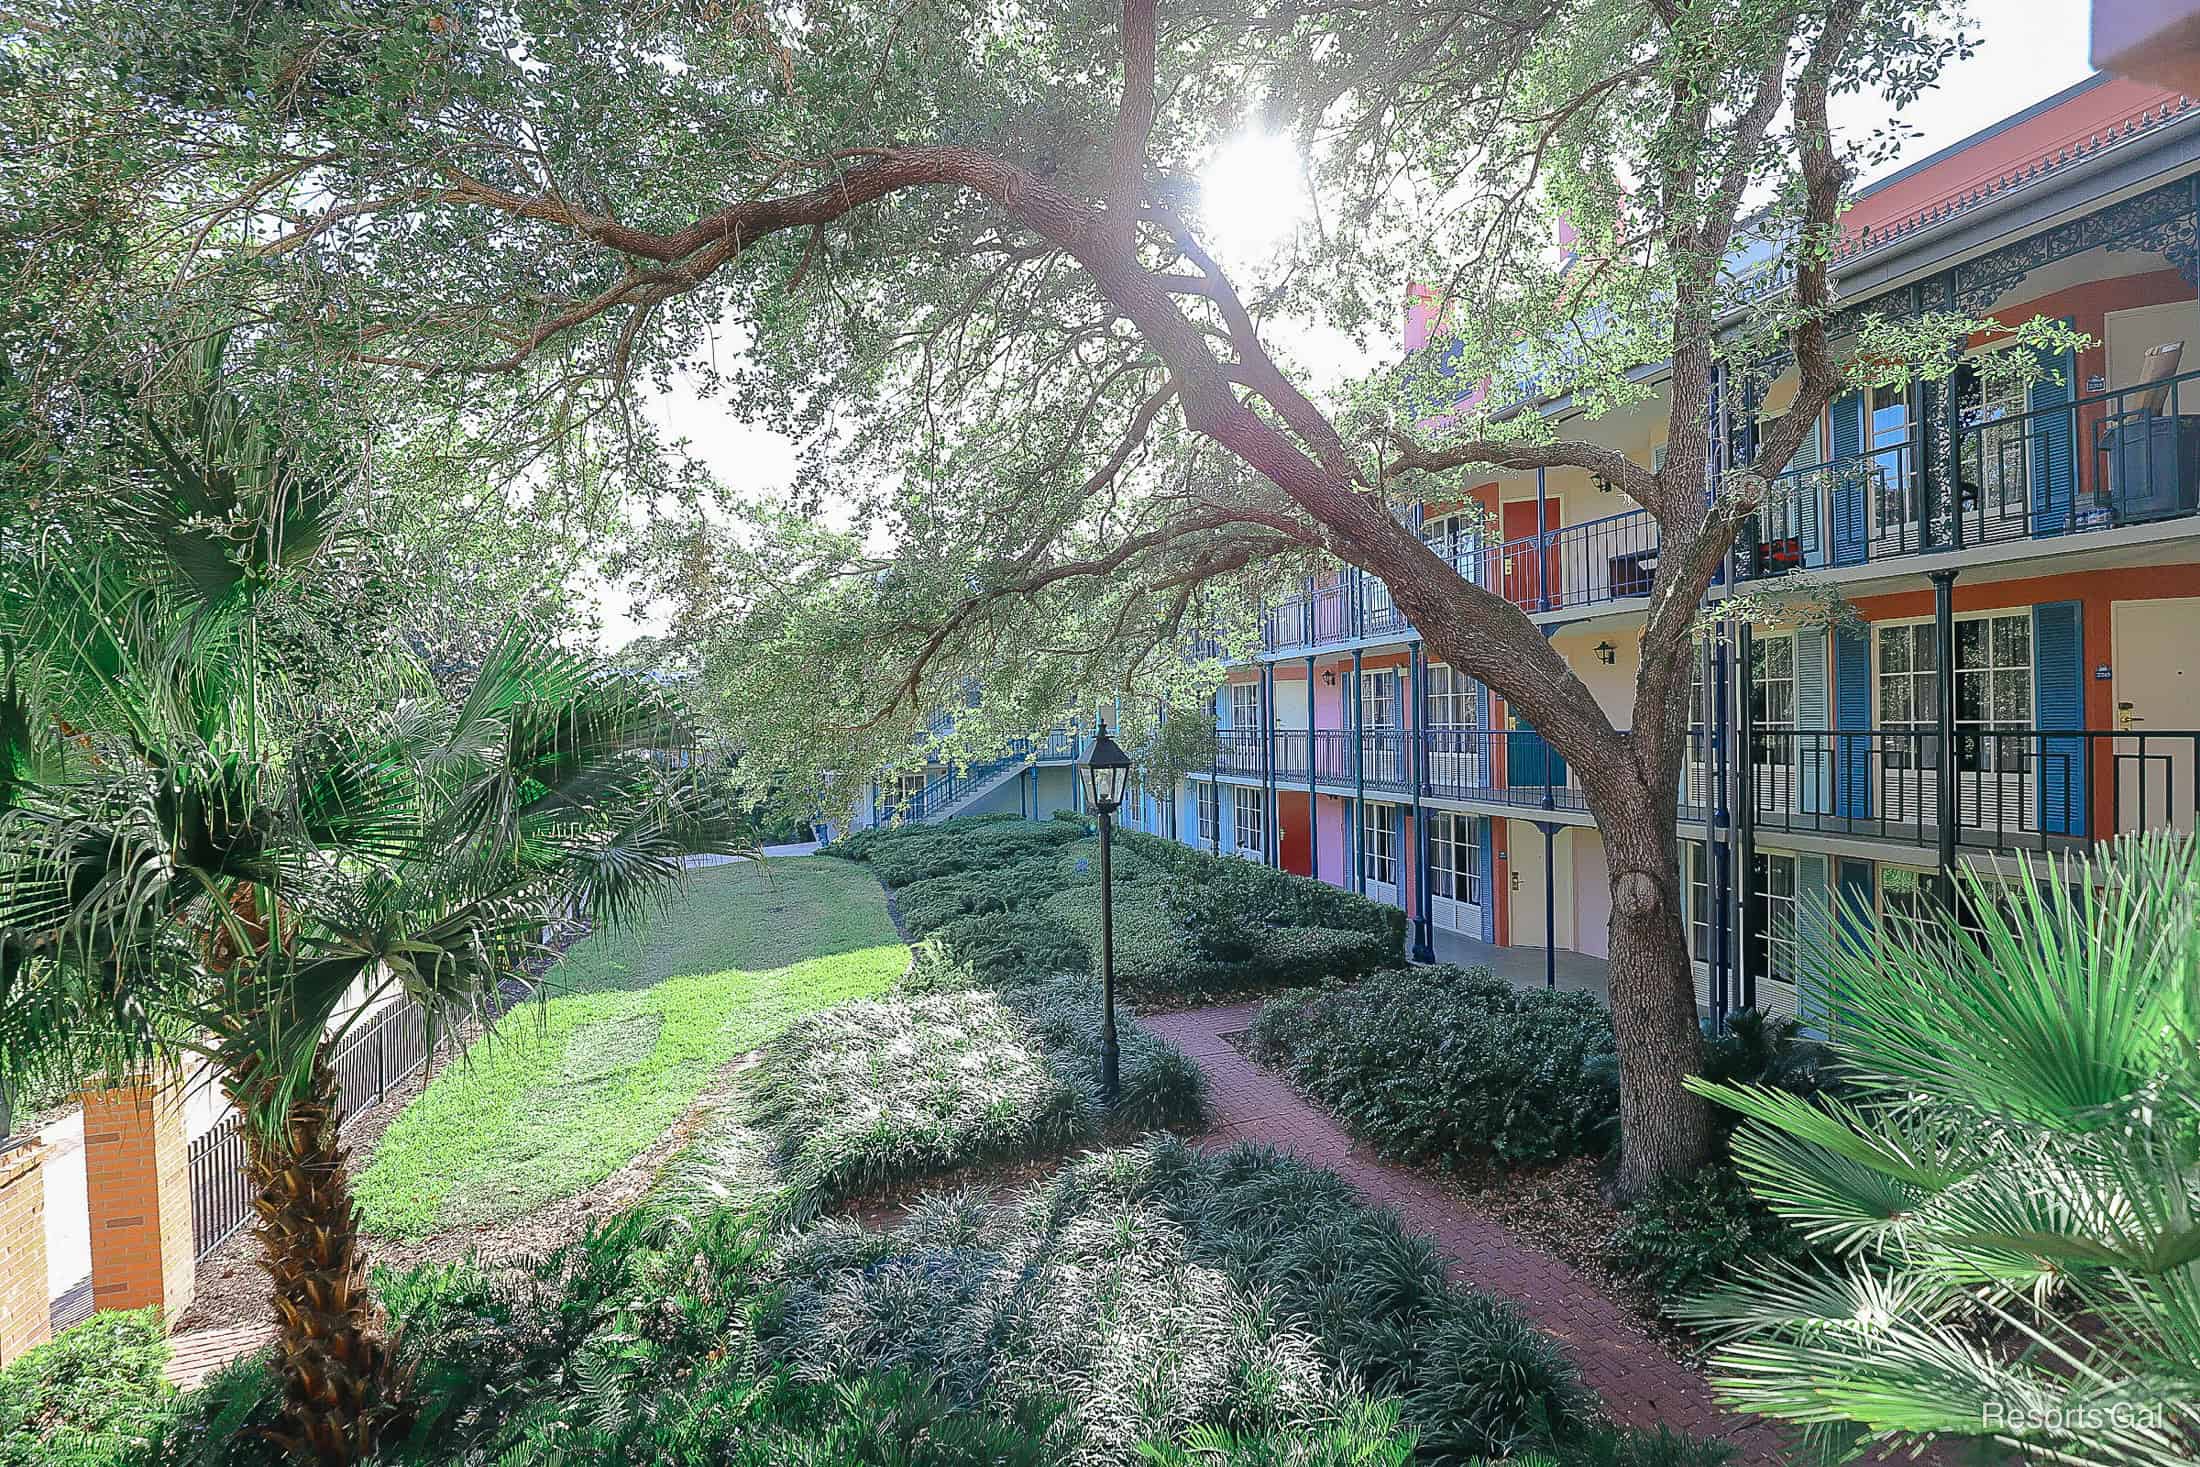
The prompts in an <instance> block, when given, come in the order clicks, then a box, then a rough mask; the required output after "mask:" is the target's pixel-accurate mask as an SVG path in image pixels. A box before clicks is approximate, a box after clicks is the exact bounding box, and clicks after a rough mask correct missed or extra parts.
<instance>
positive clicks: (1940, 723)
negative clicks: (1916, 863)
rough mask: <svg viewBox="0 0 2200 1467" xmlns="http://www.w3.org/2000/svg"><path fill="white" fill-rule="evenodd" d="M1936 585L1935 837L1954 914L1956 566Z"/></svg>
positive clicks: (1946, 906)
mask: <svg viewBox="0 0 2200 1467" xmlns="http://www.w3.org/2000/svg"><path fill="white" fill-rule="evenodd" d="M1928 579H1930V580H1931V581H1932V583H1933V660H1934V661H1935V662H1936V663H1938V664H1939V666H1938V670H1937V671H1936V672H1935V673H1934V675H1933V692H1934V695H1935V696H1934V706H1935V719H1934V723H1935V732H1936V737H1935V740H1934V742H1935V743H1936V745H1937V746H1938V747H1939V750H1940V777H1939V778H1938V779H1937V780H1935V781H1934V790H1933V794H1934V796H1935V798H1934V801H1933V803H1934V806H1935V810H1934V814H1933V819H1934V823H1935V825H1936V827H1937V828H1936V830H1935V832H1934V834H1935V835H1936V836H1937V837H1938V854H1939V861H1940V874H1939V877H1938V883H1937V884H1938V886H1939V889H1940V905H1941V910H1942V911H1945V912H1948V913H1950V914H1951V915H1953V913H1954V912H1955V909H1956V596H1955V590H1956V572H1955V569H1954V567H1952V566H1951V567H1948V568H1946V569H1942V570H1936V571H1932V572H1929V573H1928Z"/></svg>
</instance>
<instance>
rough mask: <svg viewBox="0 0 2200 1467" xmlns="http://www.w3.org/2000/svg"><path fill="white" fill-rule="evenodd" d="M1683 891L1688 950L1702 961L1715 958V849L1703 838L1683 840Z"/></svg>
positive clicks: (1693, 956)
mask: <svg viewBox="0 0 2200 1467" xmlns="http://www.w3.org/2000/svg"><path fill="white" fill-rule="evenodd" d="M1681 890H1682V892H1683V894H1684V901H1683V907H1684V909H1685V912H1686V915H1687V918H1688V953H1689V956H1690V957H1692V958H1694V959H1695V960H1696V961H1697V962H1699V963H1708V962H1710V961H1711V956H1712V954H1711V945H1712V930H1711V848H1710V846H1708V845H1707V844H1705V843H1704V842H1703V841H1700V840H1684V841H1682V842H1681Z"/></svg>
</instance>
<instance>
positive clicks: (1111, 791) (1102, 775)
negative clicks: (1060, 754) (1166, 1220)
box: [1085, 718, 1131, 1110]
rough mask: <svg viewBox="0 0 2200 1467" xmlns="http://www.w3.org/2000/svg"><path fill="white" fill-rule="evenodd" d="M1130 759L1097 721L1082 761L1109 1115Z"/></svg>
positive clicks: (1116, 1069) (1114, 1081)
mask: <svg viewBox="0 0 2200 1467" xmlns="http://www.w3.org/2000/svg"><path fill="white" fill-rule="evenodd" d="M1130 777H1131V760H1130V756H1129V755H1128V754H1126V753H1124V752H1123V751H1122V749H1120V748H1118V747H1117V746H1116V742H1115V740H1113V739H1111V738H1109V737H1108V721H1107V720H1106V719H1104V718H1103V719H1101V720H1100V729H1099V733H1098V736H1097V737H1095V738H1094V739H1093V741H1092V753H1091V755H1090V756H1088V757H1087V758H1086V760H1085V793H1086V794H1087V795H1089V796H1090V797H1091V799H1092V813H1093V814H1094V815H1096V816H1098V817H1099V818H1100V1005H1101V1020H1100V1103H1101V1104H1102V1105H1103V1106H1105V1107H1106V1108H1107V1109H1109V1110H1114V1109H1115V1102H1116V1100H1117V1098H1118V1097H1119V1096H1120V1095H1121V1094H1122V1071H1121V1061H1120V1058H1119V1052H1118V1050H1117V1048H1116V1043H1115V867H1114V863H1113V860H1112V859H1111V858H1112V848H1113V846H1114V842H1115V812H1116V811H1117V810H1119V809H1121V808H1122V806H1123V791H1124V789H1125V788H1126V787H1127V786H1128V785H1129V784H1130Z"/></svg>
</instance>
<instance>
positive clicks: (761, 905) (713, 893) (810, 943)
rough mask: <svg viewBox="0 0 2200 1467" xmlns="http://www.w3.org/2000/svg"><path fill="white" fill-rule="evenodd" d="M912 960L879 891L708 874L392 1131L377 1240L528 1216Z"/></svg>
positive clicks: (866, 884)
mask: <svg viewBox="0 0 2200 1467" xmlns="http://www.w3.org/2000/svg"><path fill="white" fill-rule="evenodd" d="M908 961H909V950H908V948H907V947H905V946H904V945H903V944H902V942H901V939H900V938H899V937H898V936H897V935H896V934H895V931H894V926H893V922H892V920H891V919H890V918H889V917H888V916H887V912H886V902H885V898H884V896H883V894H882V893H881V892H880V890H879V887H878V883H877V882H876V881H874V880H873V879H872V877H871V875H870V873H869V872H868V871H865V870H864V869H863V868H861V867H859V866H851V865H849V864H847V863H845V862H840V861H830V860H820V859H813V858H803V859H796V860H781V861H774V862H772V863H770V865H769V866H768V867H766V868H760V867H757V866H754V865H746V864H744V865H734V866H722V867H717V868H714V869H710V870H705V871H701V872H698V873H697V874H696V876H695V879H694V882H693V884H692V885H691V886H690V888H689V890H688V892H687V894H686V896H685V897H684V898H683V899H681V900H680V901H678V902H677V903H675V905H674V906H672V907H671V908H670V909H668V910H667V911H665V912H663V913H661V914H659V915H658V916H657V917H655V918H654V919H653V920H651V921H649V922H648V923H646V924H644V925H642V926H641V927H640V928H639V929H638V930H631V931H628V932H626V933H623V934H615V935H614V934H605V935H601V936H596V937H591V938H588V939H587V940H585V941H583V942H581V943H578V944H576V945H575V946H574V948H573V949H572V951H571V952H569V953H567V954H566V956H565V958H564V960H563V961H561V962H560V963H559V964H558V965H557V966H556V967H555V968H553V969H552V970H551V972H550V976H549V980H548V987H549V991H550V992H551V993H552V994H553V995H554V996H553V997H551V998H550V999H549V1000H548V1001H547V1002H546V1003H543V1004H539V1005H538V1004H526V1005H522V1006H521V1007H520V1008H518V1009H516V1010H514V1011H513V1012H512V1013H510V1014H508V1015H506V1016H505V1018H504V1019H503V1021H502V1022H501V1023H500V1024H499V1025H498V1026H497V1028H496V1030H495V1032H494V1033H493V1034H491V1035H490V1036H489V1037H488V1038H487V1039H486V1040H485V1041H483V1042H482V1043H481V1044H478V1045H476V1046H475V1048H474V1050H473V1052H472V1053H471V1054H470V1055H469V1056H468V1057H467V1059H466V1060H465V1061H463V1062H462V1063H460V1064H456V1065H453V1066H452V1067H451V1068H450V1069H448V1070H446V1071H445V1072H444V1073H443V1074H442V1075H440V1076H438V1077H437V1078H436V1080H435V1082H434V1083H433V1084H432V1085H430V1086H429V1087H428V1089H427V1092H426V1093H425V1094H423V1095H422V1096H421V1097H420V1098H419V1099H418V1100H417V1101H415V1102H414V1103H413V1104H412V1106H411V1107H410V1108H408V1109H407V1110H406V1112H405V1113H404V1114H403V1115H402V1116H400V1117H399V1118H398V1119H397V1121H396V1122H395V1124H393V1125H392V1126H391V1127H390V1129H389V1132H388V1134H387V1135H385V1136H384V1137H383V1138H382V1143H381V1145H380V1146H379V1147H378V1148H377V1149H376V1151H375V1154H374V1159H373V1160H372V1162H370V1163H369V1164H368V1166H367V1167H366V1169H365V1170H364V1171H363V1172H362V1173H361V1174H360V1177H359V1179H358V1187H357V1190H358V1198H359V1208H360V1212H361V1214H362V1216H363V1218H364V1221H365V1223H366V1226H367V1228H368V1229H369V1230H370V1231H372V1232H375V1233H378V1234H381V1235H384V1236H390V1237H399V1238H407V1239H412V1238H420V1237H425V1236H428V1235H430V1234H433V1233H438V1232H442V1231H444V1230H445V1229H448V1228H453V1227H464V1226H472V1225H477V1224H481V1223H490V1222H498V1221H502V1220H504V1219H507V1218H512V1217H518V1216H520V1215H522V1214H524V1213H526V1212H528V1211H530V1210H532V1209H534V1208H536V1207H540V1206H542V1205H543V1204H544V1203H547V1202H552V1201H555V1200H557V1199H559V1198H561V1197H569V1196H571V1195H573V1194H574V1193H576V1192H579V1191H582V1190H584V1189H585V1188H587V1187H589V1186H592V1185H593V1184H595V1183H596V1182H599V1181H601V1180H602V1179H603V1178H605V1177H607V1176H609V1175H610V1174H611V1173H613V1172H615V1171H617V1170H618V1169H619V1168H620V1167H622V1166H624V1165H625V1164H626V1163H627V1162H629V1161H631V1160H632V1159H633V1158H634V1157H635V1156H637V1155H639V1154H640V1153H641V1152H642V1151H643V1150H645V1149H647V1147H648V1146H649V1145H650V1144H651V1143H652V1142H653V1141H655V1140H656V1139H657V1137H658V1136H660V1135H661V1134H663V1132H664V1131H665V1129H666V1128H667V1127H668V1126H670V1125H672V1124H673V1122H675V1121H676V1120H678V1119H679V1118H680V1116H681V1114H682V1113H683V1112H685V1111H686V1110H687V1108H688V1106H689V1105H690V1104H692V1103H693V1102H694V1100H695V1098H696V1096H698V1095H699V1094H701V1093H702V1092H703V1090H704V1089H705V1088H706V1087H707V1086H708V1085H709V1084H710V1081H711V1079H712V1077H713V1076H714V1075H715V1074H716V1073H717V1071H718V1069H719V1068H720V1067H721V1066H723V1065H724V1064H725V1063H726V1062H727V1061H728V1060H730V1059H733V1058H734V1057H736V1056H738V1055H740V1054H743V1053H745V1052H747V1051H749V1050H752V1049H755V1048H757V1047H758V1046H760V1045H762V1044H764V1043H766V1042H767V1041H769V1040H771V1039H772V1038H774V1037H776V1036H777V1035H778V1034H780V1033H781V1032H782V1031H783V1030H785V1028H786V1027H787V1025H788V1024H790V1023H791V1022H793V1021H794V1020H795V1019H796V1018H797V1017H799V1016H800V1015H802V1014H805V1013H808V1012H810V1011H812V1010H815V1009H820V1008H824V1007H827V1006H828V1005H831V1004H836V1003H839V1002H841V1001H842V1000H844V999H849V998H860V997H866V996H868V995H871V994H875V993H879V992H882V991H884V990H885V989H886V988H887V987H888V986H889V985H891V984H892V982H893V980H894V979H895V977H897V976H898V975H899V974H900V973H901V972H902V970H903V969H904V968H905V967H906V966H907V964H908Z"/></svg>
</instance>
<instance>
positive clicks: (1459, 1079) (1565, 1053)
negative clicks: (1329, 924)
mask: <svg viewBox="0 0 2200 1467" xmlns="http://www.w3.org/2000/svg"><path fill="white" fill-rule="evenodd" d="M1253 1052H1254V1054H1255V1055H1256V1057H1258V1058H1260V1059H1261V1060H1263V1061H1264V1062H1267V1063H1272V1064H1277V1065H1280V1066H1282V1067H1284V1068H1286V1069H1288V1070H1289V1072H1290V1073H1291V1075H1292V1076H1293V1078H1294V1079H1295V1080H1296V1081H1297V1082H1298V1083H1299V1084H1300V1085H1301V1086H1302V1087H1304V1088H1305V1089H1306V1090H1307V1091H1308V1092H1309V1093H1310V1094H1312V1095H1314V1096H1315V1097H1317V1098H1318V1099H1319V1100H1321V1101H1322V1103H1323V1104H1325V1105H1327V1106H1328V1107H1329V1108H1330V1109H1332V1110H1333V1111H1335V1112H1336V1113H1337V1115H1338V1117H1339V1118H1340V1119H1342V1120H1343V1121H1344V1122H1345V1123H1346V1124H1347V1125H1349V1126H1351V1127H1352V1128H1353V1129H1354V1130H1355V1131H1357V1132H1359V1133H1360V1134H1361V1135H1363V1136H1365V1137H1367V1138H1368V1139H1369V1140H1370V1141H1372V1142H1373V1143H1374V1144H1375V1146H1376V1147H1377V1149H1378V1150H1380V1151H1381V1152H1383V1154H1385V1155H1387V1156H1393V1157H1397V1158H1400V1159H1402V1160H1406V1161H1412V1162H1434V1163H1437V1164H1440V1165H1449V1164H1451V1163H1452V1162H1454V1161H1456V1160H1458V1159H1460V1158H1463V1157H1470V1156H1485V1155H1486V1156H1491V1157H1494V1158H1495V1159H1496V1160H1498V1161H1499V1162H1502V1163H1506V1164H1514V1163H1519V1162H1529V1161H1548V1160H1556V1159H1559V1158H1562V1157H1568V1156H1582V1155H1597V1154H1600V1153H1602V1152H1603V1151H1605V1150H1607V1149H1608V1148H1609V1147H1610V1145H1611V1143H1612V1141H1613V1139H1614V1132H1615V1131H1616V1129H1617V1126H1618V1119H1619V1086H1618V1079H1617V1069H1616V1065H1615V1064H1614V1062H1613V1054H1614V1048H1613V1040H1612V1022H1611V1019H1610V1017H1609V1016H1608V1015H1607V1014H1606V1013H1605V1012H1604V1010H1603V1008H1602V1007H1601V1006H1600V1005H1599V1004H1598V1003H1597V1001H1596V1000H1595V999H1594V998H1591V997H1590V996H1589V995H1587V994H1581V993H1549V992H1545V991H1542V990H1534V991H1528V992H1522V991H1519V990H1516V989H1514V988H1513V987H1512V986H1511V985H1510V984H1507V983H1505V982H1503V981H1502V980H1500V979H1497V978H1494V977H1492V976H1491V975H1490V974H1489V973H1488V971H1487V970H1481V969H1477V970H1474V971H1471V972H1470V971H1465V970H1462V969H1458V968H1421V969H1411V970H1395V971H1391V972H1385V973H1379V974H1376V975H1374V976H1372V977H1369V978H1366V979H1363V980H1361V981H1360V982H1358V983H1356V984H1353V985H1352V986H1350V987H1347V988H1342V989H1336V990H1330V991H1324V992H1319V993H1310V994H1301V995H1297V996H1294V997H1288V998H1278V999H1271V1000H1269V1001H1268V1003H1267V1004H1265V1005H1263V1007H1262V1009H1261V1012H1260V1016H1259V1017H1258V1018H1257V1019H1256V1020H1255V1021H1254V1025H1253Z"/></svg>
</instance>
